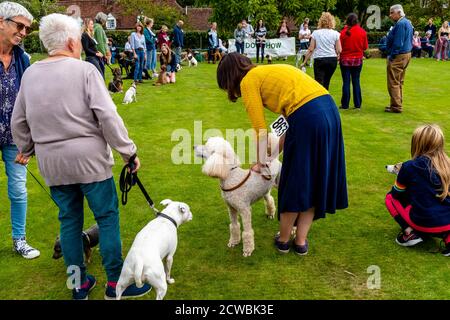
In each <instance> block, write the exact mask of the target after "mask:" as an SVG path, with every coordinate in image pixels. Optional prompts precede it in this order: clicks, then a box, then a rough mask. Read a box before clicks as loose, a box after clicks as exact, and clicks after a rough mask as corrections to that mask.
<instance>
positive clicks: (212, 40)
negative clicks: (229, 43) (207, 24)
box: [208, 29, 219, 48]
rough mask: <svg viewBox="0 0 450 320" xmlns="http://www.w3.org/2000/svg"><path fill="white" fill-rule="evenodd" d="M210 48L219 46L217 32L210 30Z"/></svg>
mask: <svg viewBox="0 0 450 320" xmlns="http://www.w3.org/2000/svg"><path fill="white" fill-rule="evenodd" d="M208 41H209V46H210V47H212V48H217V47H218V46H219V39H218V38H217V31H215V30H212V29H209V31H208Z"/></svg>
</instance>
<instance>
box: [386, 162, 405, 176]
mask: <svg viewBox="0 0 450 320" xmlns="http://www.w3.org/2000/svg"><path fill="white" fill-rule="evenodd" d="M401 168H402V162H399V163H396V164H388V165H387V166H386V170H387V172H389V173H392V174H395V175H397V174H398V173H399V172H400V169H401Z"/></svg>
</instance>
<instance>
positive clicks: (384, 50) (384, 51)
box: [378, 32, 389, 58]
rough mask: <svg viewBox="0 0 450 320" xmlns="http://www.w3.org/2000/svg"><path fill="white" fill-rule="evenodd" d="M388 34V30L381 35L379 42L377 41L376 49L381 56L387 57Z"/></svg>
mask: <svg viewBox="0 0 450 320" xmlns="http://www.w3.org/2000/svg"><path fill="white" fill-rule="evenodd" d="M388 35H389V32H388V33H387V34H386V35H385V36H383V37H381V39H380V42H379V43H378V50H380V52H381V57H382V58H386V57H387V36H388Z"/></svg>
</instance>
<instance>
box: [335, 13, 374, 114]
mask: <svg viewBox="0 0 450 320" xmlns="http://www.w3.org/2000/svg"><path fill="white" fill-rule="evenodd" d="M340 41H341V46H342V52H341V55H340V57H339V62H340V67H341V74H342V82H343V83H342V98H341V108H342V109H348V108H349V104H350V79H351V82H352V85H353V105H354V107H355V108H356V109H358V110H359V109H361V104H362V94H361V84H360V76H361V70H362V66H363V56H364V51H365V50H367V48H368V47H369V41H368V39H367V33H366V31H364V29H363V28H361V27H360V26H359V24H358V16H357V15H356V14H355V13H350V14H349V15H348V16H347V20H346V22H345V27H344V29H342V31H341V36H340Z"/></svg>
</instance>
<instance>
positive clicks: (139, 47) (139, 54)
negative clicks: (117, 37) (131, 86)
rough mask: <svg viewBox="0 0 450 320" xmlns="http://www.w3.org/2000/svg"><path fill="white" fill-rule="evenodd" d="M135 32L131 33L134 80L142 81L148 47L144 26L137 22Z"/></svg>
mask: <svg viewBox="0 0 450 320" xmlns="http://www.w3.org/2000/svg"><path fill="white" fill-rule="evenodd" d="M135 30H136V31H135V32H133V33H132V34H131V49H132V50H133V58H134V60H135V62H134V78H133V79H134V82H139V83H142V82H144V81H143V80H142V72H144V65H145V60H146V56H147V54H146V52H147V48H146V46H145V37H144V26H143V25H142V23H140V22H137V23H136V25H135Z"/></svg>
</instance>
